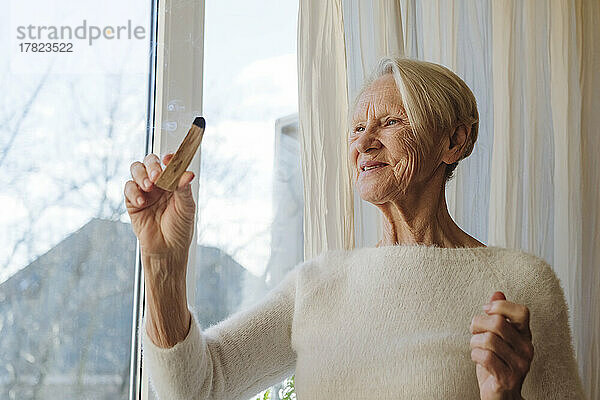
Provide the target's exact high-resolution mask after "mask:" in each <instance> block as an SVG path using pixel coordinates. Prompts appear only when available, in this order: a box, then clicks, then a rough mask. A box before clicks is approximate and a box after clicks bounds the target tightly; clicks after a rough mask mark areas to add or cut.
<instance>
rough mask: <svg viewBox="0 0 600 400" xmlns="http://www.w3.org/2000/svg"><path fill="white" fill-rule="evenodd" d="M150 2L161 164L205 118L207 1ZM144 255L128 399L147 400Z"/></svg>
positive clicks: (153, 106) (150, 138) (149, 136)
mask: <svg viewBox="0 0 600 400" xmlns="http://www.w3.org/2000/svg"><path fill="white" fill-rule="evenodd" d="M150 1H151V12H150V29H149V30H150V47H149V52H150V53H149V64H148V84H147V89H148V103H147V114H146V149H145V154H146V155H147V154H149V153H154V154H156V155H158V156H159V157H161V159H162V157H163V156H164V155H165V154H167V153H170V152H175V150H177V147H178V146H179V144H180V143H181V142H182V141H183V139H184V137H185V135H186V134H187V131H188V129H189V127H190V125H191V123H192V121H193V119H194V118H193V117H194V116H197V115H202V89H203V75H204V74H203V72H204V10H205V3H204V0H199V1H194V2H189V1H185V0H150ZM172 21H175V22H176V23H172ZM182 22H187V23H182ZM170 76H177V80H172V79H169V77H170ZM167 133H168V134H167ZM200 155H201V147H200V149H199V151H198V152H197V153H196V155H195V156H194V158H193V159H192V162H191V164H190V166H189V168H188V169H189V170H191V171H193V172H194V173H195V174H196V176H200ZM191 185H192V193H193V195H194V201H195V202H196V204H198V199H197V196H198V190H199V180H198V179H195V180H194V181H192V184H191ZM196 212H198V210H196ZM197 221H198V218H197V215H196V222H197ZM196 242H197V229H194V236H193V238H192V244H194V243H196ZM140 250H141V249H140V245H139V240H138V241H137V246H136V266H135V280H134V299H133V318H132V333H131V338H132V340H131V359H130V382H129V384H130V385H129V387H130V390H129V399H130V400H148V399H149V389H148V388H149V381H148V374H147V373H146V371H145V369H144V360H143V357H142V353H141V350H142V349H141V335H142V333H143V332H142V329H143V318H144V311H145V304H146V292H145V290H144V271H143V268H142V258H141V252H140ZM195 260H196V246H190V251H189V254H188V266H189V265H195ZM186 279H187V285H186V286H187V300H188V304H194V300H195V299H194V296H195V290H194V289H195V288H194V287H193V285H191V284H190V283H192V282H195V279H196V271H195V270H194V268H191V269H188V271H187V278H186Z"/></svg>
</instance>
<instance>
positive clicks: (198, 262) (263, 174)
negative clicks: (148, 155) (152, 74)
mask: <svg viewBox="0 0 600 400" xmlns="http://www.w3.org/2000/svg"><path fill="white" fill-rule="evenodd" d="M163 7H165V9H164V10H163V11H160V12H159V23H158V26H159V28H158V32H159V33H158V35H159V39H158V42H159V46H158V47H159V49H158V53H159V56H158V57H159V60H158V66H159V67H158V69H157V82H162V87H160V86H159V87H157V102H156V104H157V106H156V107H157V110H156V112H157V115H158V120H156V121H155V126H160V127H161V128H162V129H160V130H158V129H157V130H156V131H155V146H154V150H155V151H154V152H155V153H156V154H159V155H160V156H161V158H162V156H164V155H165V154H167V153H170V152H174V151H175V150H176V149H177V147H178V146H179V143H180V142H181V140H182V139H183V137H184V136H185V134H186V133H187V129H188V128H189V124H190V123H191V121H193V116H194V115H193V112H192V113H191V112H190V111H191V110H196V112H198V113H200V108H203V111H202V115H204V117H205V119H206V124H207V126H206V133H205V135H204V138H203V142H202V146H201V150H200V152H199V154H200V157H198V154H197V155H196V158H199V159H200V161H199V162H198V164H196V165H197V166H199V173H197V174H196V176H197V177H199V178H198V179H199V182H198V183H199V185H198V186H196V188H199V189H198V196H197V201H196V204H197V206H198V209H197V227H196V232H195V235H196V242H195V243H196V248H195V249H192V252H191V253H192V257H190V258H189V260H188V302H189V303H190V305H191V306H192V307H193V308H194V309H195V311H196V317H197V318H198V321H199V323H200V325H201V326H202V327H203V328H207V327H209V326H211V325H213V324H215V323H217V322H219V321H221V320H223V319H225V318H227V317H228V316H229V315H230V314H232V313H234V312H235V311H237V310H240V309H243V308H246V307H248V306H249V305H251V304H252V303H254V302H256V301H258V300H260V298H261V296H262V295H264V294H265V293H266V292H267V291H268V290H270V289H271V288H272V287H274V286H275V284H276V283H278V282H279V281H280V280H281V279H282V278H283V277H284V276H285V274H286V273H287V272H288V271H289V270H290V269H291V268H292V267H293V266H294V265H296V264H297V263H298V262H300V261H301V260H302V258H303V249H304V247H303V233H302V223H303V216H302V212H303V189H302V173H301V164H300V144H299V140H298V121H297V107H298V106H297V85H298V84H297V73H296V20H297V7H298V5H297V2H296V1H293V0H286V1H275V0H270V1H265V2H261V3H260V4H259V5H257V3H251V2H246V1H242V0H229V1H217V0H208V1H206V2H205V8H204V9H202V5H201V4H187V5H185V6H182V7H178V8H175V7H171V6H170V5H168V4H167V5H164V4H163ZM161 15H162V17H163V18H164V20H163V21H161V20H160V19H161ZM202 16H204V19H202ZM202 20H204V26H202ZM182 27H183V28H182ZM202 28H203V29H202ZM161 32H164V36H163V38H162V39H161V38H160V35H161ZM203 32H204V34H203ZM180 39H181V40H180ZM160 43H164V49H162V50H161V48H160ZM182 43H183V44H182ZM186 46H187V47H186ZM202 46H203V48H204V51H203V54H202V53H201V52H199V53H196V54H194V52H195V51H199V50H198V49H200V48H202ZM202 57H203V60H204V61H203V62H201V61H200V60H201V59H202ZM186 66H191V67H189V68H186ZM161 68H162V70H160V69H161ZM175 71H179V72H175ZM180 71H184V72H180ZM200 71H203V74H201V75H200V74H199V72H200ZM175 73H176V75H173V74H175ZM161 74H162V75H161ZM199 76H201V77H203V81H201V82H198V77H199ZM158 85H160V83H158ZM201 87H203V90H202V93H203V95H202V101H199V99H198V98H197V97H195V96H193V92H194V90H198V88H201ZM201 104H203V107H202V106H201ZM169 106H171V107H169ZM157 144H159V145H158V146H157ZM157 150H158V151H157ZM196 158H195V159H194V161H192V166H191V167H190V169H193V168H197V167H196V166H195V164H194V163H195V162H197V160H196ZM198 183H197V184H198ZM192 187H194V186H192ZM144 385H147V379H143V380H142V386H144ZM279 389H280V388H279V387H276V388H274V390H273V391H272V394H271V399H277V398H279V397H278V392H279ZM141 397H142V398H151V399H152V398H154V393H153V391H152V390H147V387H146V390H142V396H141Z"/></svg>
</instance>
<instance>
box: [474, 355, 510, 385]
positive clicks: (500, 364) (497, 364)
mask: <svg viewBox="0 0 600 400" xmlns="http://www.w3.org/2000/svg"><path fill="white" fill-rule="evenodd" d="M471 360H473V361H474V362H476V363H477V364H479V365H481V366H482V367H484V368H485V369H486V370H487V371H488V373H490V374H492V375H494V377H495V378H496V381H497V382H499V383H500V385H501V386H502V387H509V386H510V382H508V381H507V380H508V379H507V378H508V377H509V376H510V375H511V371H510V368H509V366H508V365H506V364H505V363H504V361H502V360H501V359H500V358H499V357H498V356H497V355H496V354H495V353H494V352H493V351H490V350H487V349H482V348H479V347H476V348H474V349H473V350H471Z"/></svg>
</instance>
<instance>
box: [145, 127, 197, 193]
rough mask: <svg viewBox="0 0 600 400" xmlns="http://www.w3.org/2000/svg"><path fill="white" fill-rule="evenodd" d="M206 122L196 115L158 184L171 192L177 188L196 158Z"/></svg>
mask: <svg viewBox="0 0 600 400" xmlns="http://www.w3.org/2000/svg"><path fill="white" fill-rule="evenodd" d="M205 124H206V122H205V121H204V118H202V117H196V119H195V120H194V123H193V124H192V127H191V128H190V130H189V131H188V133H187V135H186V136H185V138H184V139H183V142H181V144H180V145H179V148H178V149H177V151H176V152H175V154H174V155H173V158H172V159H171V161H169V164H168V165H167V167H166V168H165V169H164V170H163V171H162V172H161V174H160V176H159V177H158V179H157V181H156V182H155V185H156V186H158V187H159V188H161V189H164V190H167V191H169V192H173V191H174V190H175V189H177V186H178V184H179V179H181V175H183V173H184V172H185V170H186V169H187V167H189V166H190V163H191V162H192V158H194V154H196V150H198V147H199V146H200V143H201V142H202V137H203V136H204V127H205Z"/></svg>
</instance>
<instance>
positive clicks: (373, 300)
mask: <svg viewBox="0 0 600 400" xmlns="http://www.w3.org/2000/svg"><path fill="white" fill-rule="evenodd" d="M496 290H500V291H502V292H504V294H505V295H506V297H507V300H509V301H513V302H516V303H520V304H524V305H526V306H527V307H529V310H530V314H531V321H530V327H531V331H532V334H533V345H534V350H535V351H534V359H533V362H532V364H531V368H530V371H529V374H528V375H527V377H526V379H525V382H524V385H523V391H522V395H523V397H524V398H525V399H527V400H534V399H540V400H542V399H544V400H548V399H583V398H584V395H583V389H582V385H581V381H580V377H579V374H578V370H577V364H576V361H575V356H574V351H573V346H572V343H571V328H570V325H569V317H568V308H567V304H566V302H565V297H564V293H563V289H562V287H561V284H560V281H559V279H558V278H557V276H556V275H555V274H554V272H553V270H552V268H551V267H550V266H549V265H548V264H547V263H546V262H545V261H544V260H542V259H540V258H538V257H536V256H534V255H532V254H529V253H526V252H523V251H519V250H512V249H505V248H500V247H491V246H490V247H478V248H440V247H434V246H425V245H402V246H386V247H379V248H361V249H354V250H350V251H347V250H330V251H327V252H325V253H323V254H321V255H320V256H318V257H315V258H313V259H310V260H307V261H304V262H302V263H300V264H298V265H296V266H295V268H294V269H292V270H291V271H290V272H289V273H288V274H287V275H286V277H285V278H284V280H283V281H282V282H280V283H279V285H277V286H276V287H275V288H274V289H272V290H271V291H270V292H269V293H268V294H267V295H265V297H264V299H263V300H261V301H260V302H259V303H256V304H255V305H254V306H252V307H250V308H248V309H245V310H242V311H239V312H237V313H235V314H233V315H232V316H230V317H229V318H228V319H226V320H224V321H222V322H220V323H219V324H217V325H214V326H211V327H208V328H207V329H204V330H202V329H201V327H200V326H198V324H197V320H196V318H195V316H193V312H192V324H191V328H190V332H189V333H188V336H187V337H186V338H185V340H183V341H182V342H179V343H177V344H176V345H175V346H174V347H172V348H169V349H163V348H159V347H157V346H155V345H154V344H153V343H152V341H151V340H150V339H149V338H148V336H147V334H146V327H145V324H144V326H143V343H142V345H143V357H144V362H145V365H146V368H147V370H148V374H149V377H150V382H151V384H152V387H153V388H154V390H155V392H156V394H157V395H158V397H159V398H160V399H161V400H167V399H248V398H251V397H252V396H253V395H255V394H256V393H258V392H260V391H262V390H264V389H266V388H268V387H269V386H271V385H273V384H276V383H278V382H280V381H282V380H283V379H284V378H286V377H288V376H291V375H292V374H294V373H295V388H296V394H297V398H298V400H318V399H327V400H335V399H436V400H438V399H456V400H465V399H479V387H478V384H477V377H476V373H475V364H474V363H473V361H472V360H471V356H470V354H471V348H470V346H469V341H470V339H471V336H472V334H471V333H470V331H469V327H470V325H471V319H472V317H473V316H474V315H477V314H484V312H483V310H482V309H481V306H482V305H483V304H485V303H487V302H488V301H489V300H490V297H491V295H492V294H493V293H494V291H496Z"/></svg>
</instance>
